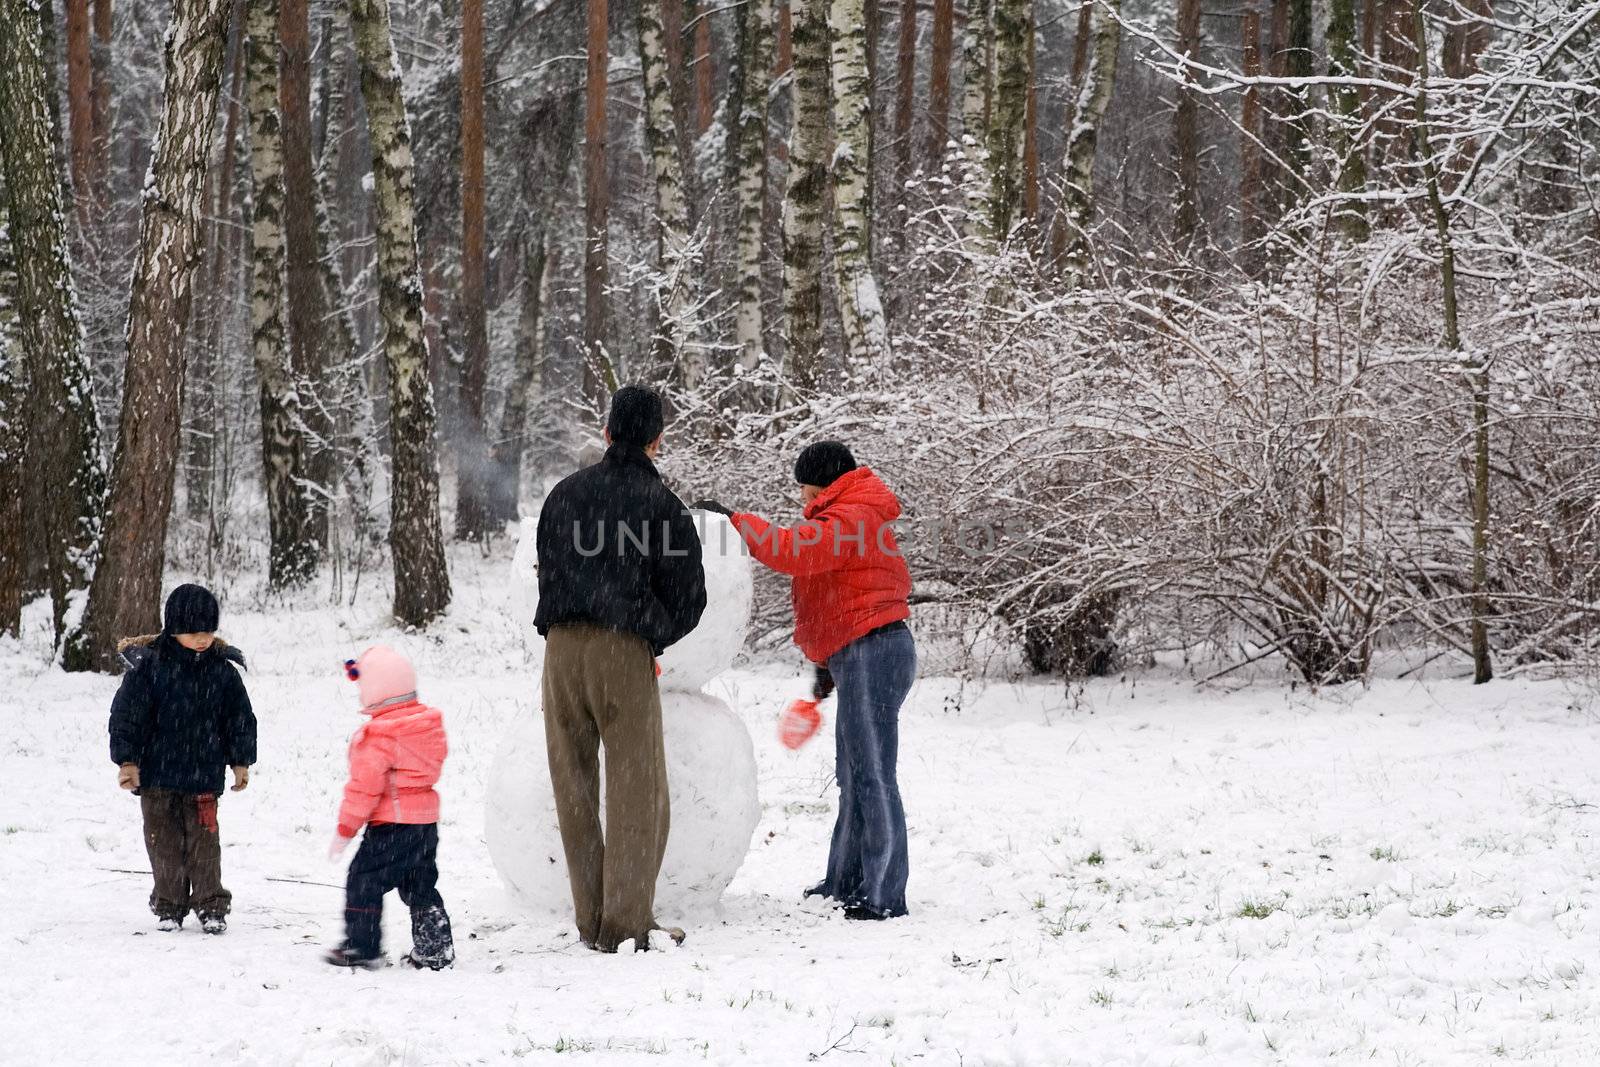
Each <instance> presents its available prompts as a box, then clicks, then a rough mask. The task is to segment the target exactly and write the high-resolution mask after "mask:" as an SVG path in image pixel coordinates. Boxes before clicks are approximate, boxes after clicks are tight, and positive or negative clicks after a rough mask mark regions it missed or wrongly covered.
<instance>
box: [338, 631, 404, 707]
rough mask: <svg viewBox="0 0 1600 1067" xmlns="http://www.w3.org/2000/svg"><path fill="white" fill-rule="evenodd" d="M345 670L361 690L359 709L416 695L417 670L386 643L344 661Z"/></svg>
mask: <svg viewBox="0 0 1600 1067" xmlns="http://www.w3.org/2000/svg"><path fill="white" fill-rule="evenodd" d="M345 673H346V674H347V675H348V676H349V677H350V678H352V679H353V680H354V681H355V683H356V686H357V687H358V688H359V689H360V690H361V710H362V711H368V712H371V711H376V710H378V709H379V708H380V707H382V706H384V705H388V704H404V703H405V702H406V701H408V700H415V699H416V698H417V672H416V671H415V670H413V669H412V667H411V661H410V660H408V659H406V658H405V657H404V656H402V655H401V654H400V653H398V652H396V651H395V650H394V649H392V648H390V647H389V646H388V645H373V646H372V647H371V648H369V649H367V650H366V651H365V652H363V653H361V658H360V659H357V660H353V661H346V663H345Z"/></svg>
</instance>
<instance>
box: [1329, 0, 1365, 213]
mask: <svg viewBox="0 0 1600 1067" xmlns="http://www.w3.org/2000/svg"><path fill="white" fill-rule="evenodd" d="M1355 37H1356V9H1355V0H1331V4H1330V7H1329V10H1328V75H1329V77H1333V78H1340V77H1346V78H1353V77H1355V76H1356V75H1357V74H1358V73H1359V71H1358V70H1357V67H1356V44H1355ZM1328 95H1329V96H1330V97H1331V98H1332V100H1331V102H1332V104H1333V108H1332V110H1333V113H1334V114H1333V118H1332V120H1331V121H1330V123H1329V125H1330V126H1331V127H1332V129H1331V132H1332V134H1333V150H1334V154H1335V156H1336V158H1337V163H1336V165H1337V166H1338V168H1339V172H1338V183H1337V184H1338V189H1339V191H1340V192H1341V193H1344V194H1345V195H1346V196H1348V197H1350V199H1349V200H1347V201H1345V202H1344V203H1341V204H1340V205H1339V208H1338V212H1339V226H1340V229H1341V230H1342V231H1343V232H1344V235H1345V236H1346V237H1347V238H1349V239H1350V240H1352V241H1360V240H1362V239H1364V238H1365V237H1366V235H1367V215H1366V208H1365V206H1364V205H1363V204H1362V203H1361V202H1360V201H1359V200H1358V199H1356V196H1357V194H1359V193H1360V192H1361V191H1362V189H1363V188H1365V186H1366V184H1367V172H1366V161H1365V160H1364V159H1363V158H1362V156H1361V152H1360V150H1359V144H1358V139H1357V136H1356V133H1357V127H1358V125H1359V124H1360V122H1361V97H1360V95H1359V94H1358V93H1357V92H1356V90H1355V89H1354V88H1352V87H1350V86H1341V85H1335V86H1333V87H1332V88H1331V89H1329V91H1328Z"/></svg>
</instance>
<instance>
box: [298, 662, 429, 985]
mask: <svg viewBox="0 0 1600 1067" xmlns="http://www.w3.org/2000/svg"><path fill="white" fill-rule="evenodd" d="M345 674H346V675H347V676H348V677H349V678H350V680H351V681H353V682H355V683H356V684H357V685H358V686H359V687H360V691H361V713H362V714H363V715H367V716H370V718H369V719H368V721H367V722H366V724H365V725H363V726H362V727H361V729H359V730H357V731H356V733H355V737H353V738H351V740H350V780H349V781H348V782H347V783H346V784H345V787H344V800H343V802H342V803H341V804H340V805H339V823H338V829H337V830H336V832H335V833H334V837H333V845H332V847H331V848H330V849H329V850H328V855H329V857H330V858H336V857H337V856H338V855H339V854H340V853H342V852H343V851H344V850H345V848H346V847H347V846H348V845H349V844H350V842H351V840H352V839H353V838H354V837H355V836H356V834H358V833H361V828H362V827H363V826H365V827H366V834H365V836H363V837H362V839H361V847H360V848H359V849H357V850H356V857H355V859H353V860H351V861H350V870H349V872H348V873H347V874H346V875H345V891H344V892H345V907H344V916H345V940H344V943H343V944H341V945H339V946H338V947H337V948H334V949H330V950H329V952H328V955H327V957H326V959H327V961H328V962H329V963H331V964H333V965H334V966H335V967H352V968H361V969H365V970H370V969H372V968H374V967H381V966H382V965H383V962H384V959H383V953H382V945H381V940H382V934H383V898H384V896H385V894H387V893H388V892H389V890H391V889H398V890H399V891H400V901H401V903H403V904H405V905H406V907H408V908H410V909H411V941H412V948H411V952H410V953H408V954H407V955H406V956H405V962H406V963H409V964H411V965H412V966H413V967H417V968H423V967H426V968H428V969H429V970H432V971H437V970H440V969H441V968H444V967H448V966H450V964H452V963H453V962H455V958H456V950H455V945H454V943H453V941H452V940H451V936H450V916H449V915H448V914H447V913H446V912H445V910H444V898H442V897H441V896H439V890H438V882H439V864H438V853H439V794H438V793H437V792H436V791H435V790H434V788H433V787H434V786H435V785H436V784H437V783H438V781H439V772H440V771H441V770H443V768H444V760H445V756H446V755H447V754H448V752H449V745H448V744H447V742H446V740H445V733H444V717H443V716H442V715H440V714H439V709H438V708H432V707H429V706H428V705H426V704H423V703H422V702H420V701H419V700H417V675H416V672H415V671H414V670H412V667H411V664H410V662H409V661H408V660H407V659H406V658H405V657H404V656H402V655H401V654H400V653H398V652H396V651H395V650H394V649H392V648H386V647H385V646H383V645H374V646H373V647H372V648H369V649H367V650H366V651H365V652H363V653H362V654H361V658H360V659H354V660H347V661H346V662H345Z"/></svg>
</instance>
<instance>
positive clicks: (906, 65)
mask: <svg viewBox="0 0 1600 1067" xmlns="http://www.w3.org/2000/svg"><path fill="white" fill-rule="evenodd" d="M898 29H899V41H898V45H897V48H896V51H895V91H894V166H895V169H894V173H895V190H896V196H897V197H898V195H899V193H900V191H902V190H904V188H905V184H906V178H908V177H910V175H911V104H912V99H913V98H914V97H915V96H916V92H917V0H900V23H899V26H898Z"/></svg>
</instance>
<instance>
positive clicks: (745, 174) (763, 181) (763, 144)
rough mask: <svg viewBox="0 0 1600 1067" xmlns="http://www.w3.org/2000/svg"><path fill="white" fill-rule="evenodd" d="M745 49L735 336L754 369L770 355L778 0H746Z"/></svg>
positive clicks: (743, 362)
mask: <svg viewBox="0 0 1600 1067" xmlns="http://www.w3.org/2000/svg"><path fill="white" fill-rule="evenodd" d="M743 18H744V22H743V27H744V35H743V45H744V48H743V54H742V55H741V56H740V57H739V78H740V80H741V88H742V92H741V93H740V96H739V98H740V100H741V101H742V106H741V108H740V110H739V113H738V114H737V115H735V116H733V120H734V121H735V122H737V123H738V124H739V140H738V145H739V147H738V161H737V168H738V178H737V188H738V195H739V226H738V233H737V236H736V237H735V244H736V246H737V249H738V264H739V265H738V278H739V302H738V306H737V308H736V309H735V311H734V326H733V334H734V340H735V341H736V342H737V343H738V345H739V366H740V367H742V368H743V369H744V370H745V371H746V372H749V371H754V370H755V369H756V368H757V367H759V366H760V365H761V363H762V362H763V361H764V360H765V358H766V343H765V340H764V337H763V334H764V330H763V327H764V323H763V322H762V317H761V231H762V225H761V224H762V219H763V217H764V215H765V211H764V209H765V207H766V203H767V90H768V88H769V86H770V85H771V84H772V4H771V3H770V2H769V0H745V6H744V10H743Z"/></svg>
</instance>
